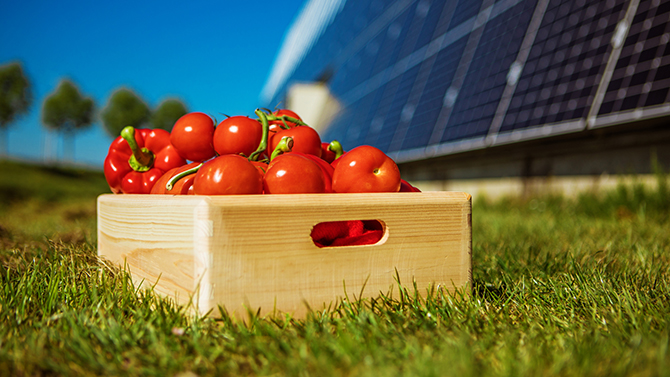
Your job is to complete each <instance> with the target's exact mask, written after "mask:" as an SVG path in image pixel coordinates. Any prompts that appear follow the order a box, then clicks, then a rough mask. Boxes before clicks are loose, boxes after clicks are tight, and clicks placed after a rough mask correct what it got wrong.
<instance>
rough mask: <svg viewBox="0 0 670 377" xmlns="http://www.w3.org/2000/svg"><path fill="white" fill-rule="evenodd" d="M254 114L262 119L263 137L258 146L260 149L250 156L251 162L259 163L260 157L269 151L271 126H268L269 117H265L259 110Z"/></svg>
mask: <svg viewBox="0 0 670 377" xmlns="http://www.w3.org/2000/svg"><path fill="white" fill-rule="evenodd" d="M254 113H255V114H256V115H257V116H258V119H260V121H261V127H262V134H261V135H262V136H261V142H260V144H258V148H257V149H256V150H255V151H254V152H253V153H252V154H251V155H249V161H257V160H258V156H260V155H261V153H263V152H264V151H265V150H266V149H267V147H268V134H269V133H270V125H269V124H268V117H267V115H265V113H264V112H262V111H261V110H259V109H256V111H254Z"/></svg>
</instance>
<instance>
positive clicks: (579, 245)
mask: <svg viewBox="0 0 670 377" xmlns="http://www.w3.org/2000/svg"><path fill="white" fill-rule="evenodd" d="M8 171H12V172H19V171H20V172H21V174H20V175H18V176H17V177H20V178H22V179H12V176H13V175H15V174H14V173H12V174H11V175H10V174H7V172H8ZM47 181H48V182H50V184H49V185H48V186H47V185H46V184H45V182H47ZM659 182H661V184H660V185H659V187H658V188H653V189H650V188H645V187H643V186H631V187H624V186H622V187H620V188H619V189H618V190H614V191H611V192H606V193H589V194H584V195H582V196H580V197H579V198H575V199H570V198H564V197H559V196H553V197H537V198H530V199H521V198H507V199H505V200H501V201H496V202H487V201H486V200H485V199H483V198H479V199H477V200H476V201H475V204H474V209H473V249H474V250H473V258H474V259H473V277H474V287H473V291H472V296H471V297H469V298H467V299H461V298H459V297H451V296H448V295H444V294H442V293H440V292H433V293H432V294H429V295H428V296H427V297H426V298H425V299H421V298H417V296H415V294H414V290H413V289H412V287H405V288H406V291H405V294H403V295H401V296H399V297H385V296H383V295H381V296H380V297H378V298H376V299H374V300H366V301H353V300H352V301H351V302H348V301H344V302H341V303H339V304H338V306H337V307H335V308H334V309H333V310H331V311H326V312H315V313H312V314H311V315H310V316H309V317H308V318H307V319H306V320H301V321H298V320H291V319H286V318H274V319H272V318H265V319H263V318H255V317H252V318H250V319H249V320H248V321H247V323H246V324H245V323H239V322H234V321H232V320H230V319H229V318H227V317H224V319H222V320H212V319H208V318H194V317H192V316H189V315H188V314H186V311H185V309H184V308H180V307H176V306H174V305H173V304H171V303H170V302H169V301H167V300H164V299H161V298H159V297H157V296H154V295H153V294H151V293H146V292H136V290H135V288H134V287H133V285H132V282H131V281H130V280H129V279H128V276H127V275H126V274H124V273H123V272H121V271H119V270H118V269H116V268H113V267H111V266H108V265H107V264H106V263H105V262H104V261H101V260H99V259H98V258H97V257H96V256H95V255H96V251H95V216H94V215H95V196H96V195H97V194H98V193H101V192H105V191H107V189H106V187H105V185H104V180H103V179H102V177H101V175H99V174H94V173H89V172H81V171H79V172H77V171H70V170H62V169H61V170H51V169H36V168H31V167H27V166H22V165H19V164H16V163H8V162H0V195H2V196H1V197H0V203H2V207H0V219H1V222H0V226H1V228H0V230H1V232H0V239H1V240H2V241H1V242H0V375H3V374H4V375H18V376H22V375H155V376H165V375H167V376H174V375H180V376H192V375H193V374H196V375H201V376H204V375H223V376H226V375H230V376H236V375H296V376H345V375H347V376H386V375H389V376H488V375H495V376H499V375H508V376H519V375H526V376H540V375H565V376H573V375H596V376H617V375H631V376H654V375H666V376H667V375H670V350H669V348H668V346H669V342H670V326H669V323H670V220H669V217H670V216H669V205H670V200H669V199H668V198H669V197H670V195H669V194H670V191H668V186H667V184H664V183H663V182H665V177H664V176H663V175H659ZM52 184H53V185H52ZM73 214H76V215H73Z"/></svg>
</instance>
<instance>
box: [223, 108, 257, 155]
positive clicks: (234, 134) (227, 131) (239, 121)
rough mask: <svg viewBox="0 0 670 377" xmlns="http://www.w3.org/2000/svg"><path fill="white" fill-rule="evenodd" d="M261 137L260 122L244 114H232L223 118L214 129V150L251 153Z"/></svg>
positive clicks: (230, 152)
mask: <svg viewBox="0 0 670 377" xmlns="http://www.w3.org/2000/svg"><path fill="white" fill-rule="evenodd" d="M262 137H263V128H262V127H261V123H260V122H259V121H257V120H255V119H251V118H249V117H246V116H241V115H238V116H233V117H230V118H227V119H224V120H223V121H221V123H219V125H218V126H217V127H216V130H215V131H214V141H213V143H214V150H216V153H218V154H219V155H221V156H223V155H224V154H240V153H241V154H244V155H245V156H247V157H248V156H249V155H251V154H252V153H253V152H254V151H256V149H258V145H259V144H260V143H261V138H262Z"/></svg>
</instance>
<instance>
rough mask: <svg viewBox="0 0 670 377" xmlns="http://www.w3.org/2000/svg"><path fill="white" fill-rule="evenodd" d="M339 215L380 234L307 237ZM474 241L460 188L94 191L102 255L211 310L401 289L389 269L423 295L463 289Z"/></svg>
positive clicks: (287, 308)
mask: <svg viewBox="0 0 670 377" xmlns="http://www.w3.org/2000/svg"><path fill="white" fill-rule="evenodd" d="M345 220H379V221H380V222H381V223H382V224H383V225H384V236H383V237H382V239H381V240H380V241H379V242H378V243H377V244H374V245H364V246H345V247H326V248H319V247H317V246H316V245H315V244H314V243H313V241H312V238H311V236H310V233H311V230H312V228H313V227H314V225H316V224H317V223H320V222H327V221H345ZM471 247H472V231H471V198H470V195H468V194H465V193H458V192H423V193H380V194H309V195H249V196H246V195H245V196H167V195H112V194H108V195H102V196H100V197H99V198H98V255H100V256H101V257H104V258H106V259H108V260H110V261H112V262H115V263H117V264H119V265H122V266H124V265H125V266H127V268H128V269H129V270H130V273H131V275H132V278H133V280H134V281H135V282H136V283H137V284H139V283H142V284H145V286H146V285H149V286H153V285H154V284H155V287H154V289H155V291H156V292H158V293H160V294H164V295H167V296H170V297H173V298H175V299H176V301H177V302H178V303H180V304H186V303H188V302H189V301H191V300H192V301H191V302H192V303H193V306H194V307H195V309H196V310H198V311H199V312H200V313H206V312H208V311H209V310H210V309H213V310H212V312H211V315H214V316H217V315H218V314H219V311H218V309H217V306H218V305H221V306H223V307H225V308H226V309H227V310H228V312H229V313H230V314H232V315H233V316H236V317H239V318H243V317H245V316H246V313H247V308H248V309H249V310H252V311H254V312H255V311H256V310H258V309H259V308H260V310H261V315H266V314H271V313H290V314H291V315H293V316H295V317H303V316H304V315H305V314H306V313H307V311H308V309H307V305H309V306H310V307H311V308H312V309H315V310H319V309H322V308H323V307H324V306H328V305H329V304H331V303H335V302H336V301H337V300H339V299H341V298H342V297H344V295H345V293H346V294H348V295H349V297H352V296H356V297H358V296H359V294H360V292H361V291H363V297H376V296H378V295H379V293H380V292H383V293H388V292H390V291H391V290H395V291H396V292H397V282H396V279H397V278H396V273H397V276H399V278H400V283H402V284H403V285H404V286H407V287H410V288H411V287H412V284H413V282H416V284H417V287H418V288H419V290H420V292H424V293H425V292H426V290H427V289H428V288H431V287H435V286H439V287H442V288H443V289H447V290H450V291H453V290H454V289H455V288H465V289H469V286H470V283H471ZM396 271H397V272H396ZM345 287H346V288H345ZM394 297H398V296H395V295H394Z"/></svg>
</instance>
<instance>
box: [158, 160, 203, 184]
mask: <svg viewBox="0 0 670 377" xmlns="http://www.w3.org/2000/svg"><path fill="white" fill-rule="evenodd" d="M202 164H203V163H202V162H201V163H199V164H198V165H196V166H194V167H192V168H190V169H186V170H184V171H183V172H181V173H179V174H175V176H174V177H172V178H170V180H169V181H167V183H166V184H165V189H166V190H167V191H170V190H172V188H173V187H174V184H175V183H177V181H178V180H180V179H182V178H184V177H186V176H187V175H190V174H193V173H197V172H198V170H200V168H201V167H202Z"/></svg>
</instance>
